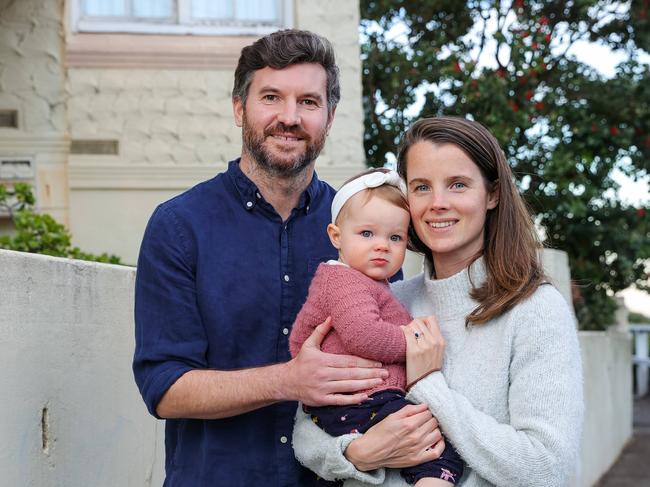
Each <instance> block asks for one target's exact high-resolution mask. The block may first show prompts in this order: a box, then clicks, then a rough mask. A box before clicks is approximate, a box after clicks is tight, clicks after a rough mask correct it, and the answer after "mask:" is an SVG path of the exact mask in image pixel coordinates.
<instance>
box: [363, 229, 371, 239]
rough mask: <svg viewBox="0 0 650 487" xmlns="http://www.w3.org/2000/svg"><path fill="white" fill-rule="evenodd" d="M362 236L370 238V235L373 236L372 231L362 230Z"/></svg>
mask: <svg viewBox="0 0 650 487" xmlns="http://www.w3.org/2000/svg"><path fill="white" fill-rule="evenodd" d="M361 236H362V237H365V238H370V237H372V232H371V231H370V230H363V231H362V232H361Z"/></svg>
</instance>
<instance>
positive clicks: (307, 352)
mask: <svg viewBox="0 0 650 487" xmlns="http://www.w3.org/2000/svg"><path fill="white" fill-rule="evenodd" d="M331 328H332V325H331V320H330V318H328V319H327V320H325V322H323V323H321V324H320V325H318V326H317V327H316V328H315V329H314V331H313V332H312V334H311V335H310V336H309V338H307V340H305V342H304V343H303V345H302V348H301V349H300V352H299V353H298V355H296V357H295V358H293V359H292V360H291V361H289V362H287V363H286V364H285V368H286V370H285V372H286V375H285V378H284V380H283V385H284V388H285V390H286V392H285V393H284V394H283V395H284V396H285V397H288V398H290V399H296V400H298V401H301V402H302V403H303V404H306V405H308V406H345V405H350V404H358V403H360V402H362V401H365V400H366V399H368V395H367V394H365V393H360V392H358V391H362V390H365V389H370V388H372V387H375V386H378V385H380V384H381V383H382V382H383V379H385V378H386V377H388V372H387V371H386V370H384V369H382V368H381V364H380V363H379V362H375V361H372V360H366V359H364V358H359V357H355V356H353V355H337V354H331V353H325V352H322V351H321V349H320V347H321V344H322V343H323V340H324V339H325V336H326V335H327V333H329V331H330V329H331Z"/></svg>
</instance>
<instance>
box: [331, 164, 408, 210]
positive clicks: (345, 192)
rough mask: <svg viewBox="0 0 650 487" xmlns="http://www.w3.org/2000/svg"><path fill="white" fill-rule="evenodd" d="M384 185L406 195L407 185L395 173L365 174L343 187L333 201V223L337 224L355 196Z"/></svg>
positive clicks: (378, 172)
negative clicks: (349, 201) (347, 203)
mask: <svg viewBox="0 0 650 487" xmlns="http://www.w3.org/2000/svg"><path fill="white" fill-rule="evenodd" d="M384 184H388V185H390V186H395V187H396V188H397V189H399V190H400V191H401V192H402V193H403V194H404V195H406V185H405V184H404V181H402V178H401V177H399V174H397V173H396V172H395V171H388V172H381V171H377V172H371V173H369V174H364V175H363V176H359V177H358V178H355V179H353V180H352V181H350V182H349V183H346V184H344V185H343V186H341V189H339V190H338V192H337V193H336V196H334V200H333V201H332V223H334V222H336V217H337V216H339V213H340V212H341V208H343V205H345V203H346V202H347V201H348V200H349V199H350V198H352V197H353V196H354V195H355V194H357V193H358V192H360V191H363V190H364V189H368V188H378V187H379V186H382V185H384Z"/></svg>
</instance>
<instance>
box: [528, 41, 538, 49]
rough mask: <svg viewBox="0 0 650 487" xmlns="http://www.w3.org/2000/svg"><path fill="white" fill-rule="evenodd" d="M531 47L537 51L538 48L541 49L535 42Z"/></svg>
mask: <svg viewBox="0 0 650 487" xmlns="http://www.w3.org/2000/svg"><path fill="white" fill-rule="evenodd" d="M530 47H532V48H533V49H537V48H538V47H539V44H537V42H533V43H532V44H531V45H530Z"/></svg>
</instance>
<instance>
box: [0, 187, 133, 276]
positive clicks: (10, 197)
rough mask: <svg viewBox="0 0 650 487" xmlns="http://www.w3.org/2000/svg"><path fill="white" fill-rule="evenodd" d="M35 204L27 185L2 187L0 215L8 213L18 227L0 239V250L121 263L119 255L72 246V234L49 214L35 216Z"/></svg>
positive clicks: (0, 188) (30, 189)
mask: <svg viewBox="0 0 650 487" xmlns="http://www.w3.org/2000/svg"><path fill="white" fill-rule="evenodd" d="M35 201H36V200H35V198H34V193H33V192H32V188H31V187H30V186H29V185H28V184H25V183H16V184H15V185H14V187H13V188H11V189H9V188H7V187H5V186H2V185H0V212H4V213H5V214H8V215H9V218H11V220H12V222H13V224H14V227H15V233H14V234H13V235H3V236H0V248H2V249H8V250H17V251H19V252H29V253H32V254H45V255H52V256H55V257H68V258H71V259H81V260H91V261H96V262H106V263H109V264H121V261H120V258H119V257H118V256H116V255H109V254H106V253H103V254H101V255H94V254H89V253H87V252H83V251H82V250H80V249H79V248H78V247H73V246H72V243H71V235H70V232H69V231H68V230H67V229H66V228H65V226H64V225H62V224H61V223H59V222H57V221H56V220H55V219H54V218H52V217H51V216H50V215H48V214H45V213H43V214H41V213H36V212H35V211H34V203H35Z"/></svg>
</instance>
